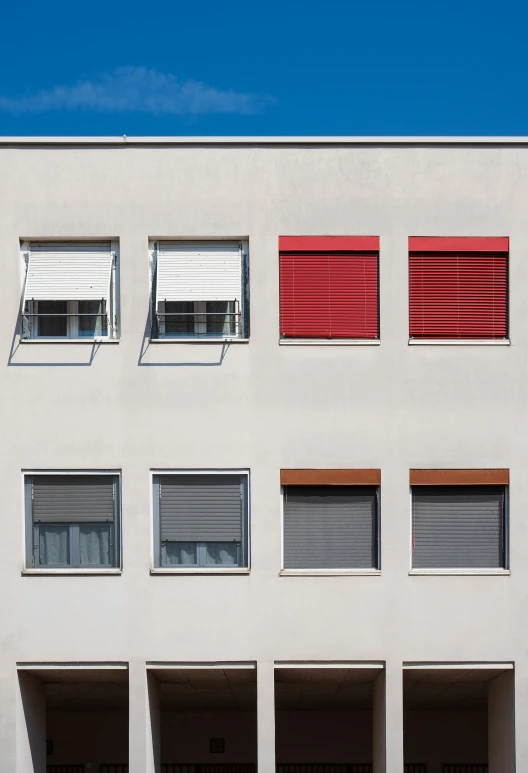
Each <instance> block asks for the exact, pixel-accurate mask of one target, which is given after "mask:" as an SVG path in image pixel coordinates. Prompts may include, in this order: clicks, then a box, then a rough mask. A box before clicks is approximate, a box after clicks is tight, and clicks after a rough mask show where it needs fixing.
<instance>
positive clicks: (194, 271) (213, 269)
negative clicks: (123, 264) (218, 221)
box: [156, 242, 242, 308]
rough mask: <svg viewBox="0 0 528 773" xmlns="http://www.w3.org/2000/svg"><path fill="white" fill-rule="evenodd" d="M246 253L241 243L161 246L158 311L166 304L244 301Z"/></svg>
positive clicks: (175, 243) (158, 274)
mask: <svg viewBox="0 0 528 773" xmlns="http://www.w3.org/2000/svg"><path fill="white" fill-rule="evenodd" d="M241 258H242V249H241V246H240V244H238V243H226V242H200V243H198V242H160V244H159V247H158V265H157V275H156V276H157V278H156V283H157V287H156V308H158V307H159V303H160V302H163V301H235V300H236V301H238V302H239V304H240V302H241V299H242V264H241Z"/></svg>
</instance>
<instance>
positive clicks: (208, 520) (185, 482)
mask: <svg viewBox="0 0 528 773" xmlns="http://www.w3.org/2000/svg"><path fill="white" fill-rule="evenodd" d="M244 479H245V476H240V475H161V476H160V479H159V481H160V482H159V490H160V529H161V540H162V542H165V541H167V542H241V541H242V518H243V485H244Z"/></svg>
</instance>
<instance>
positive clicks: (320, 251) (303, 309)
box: [279, 236, 379, 339]
mask: <svg viewBox="0 0 528 773" xmlns="http://www.w3.org/2000/svg"><path fill="white" fill-rule="evenodd" d="M279 252H280V319H281V323H280V327H281V335H282V336H283V337H287V338H365V339H377V338H378V337H379V322H378V253H379V238H378V237H377V236H357V237H356V236H281V237H280V238H279Z"/></svg>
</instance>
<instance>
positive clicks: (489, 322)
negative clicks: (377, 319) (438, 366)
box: [409, 237, 509, 340]
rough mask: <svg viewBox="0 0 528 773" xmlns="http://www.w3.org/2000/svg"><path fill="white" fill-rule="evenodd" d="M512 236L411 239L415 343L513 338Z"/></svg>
mask: <svg viewBox="0 0 528 773" xmlns="http://www.w3.org/2000/svg"><path fill="white" fill-rule="evenodd" d="M508 249H509V240H508V239H507V238H477V239H472V238H457V239H451V238H429V237H423V238H422V237H411V238H410V239H409V313H410V319H409V326H410V328H409V331H410V337H411V338H412V339H431V340H434V339H446V340H449V339H453V340H456V339H466V340H472V339H506V338H507V337H508Z"/></svg>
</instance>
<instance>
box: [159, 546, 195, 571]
mask: <svg viewBox="0 0 528 773" xmlns="http://www.w3.org/2000/svg"><path fill="white" fill-rule="evenodd" d="M196 563H197V562H196V542H167V545H166V548H165V565H166V566H180V565H184V566H185V565H187V566H189V565H193V564H194V565H195V564H196Z"/></svg>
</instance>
